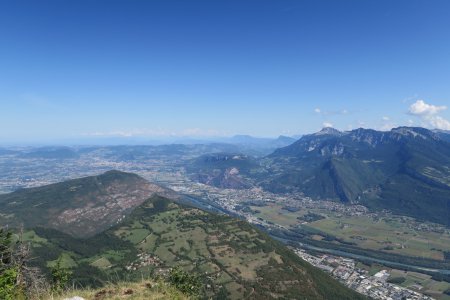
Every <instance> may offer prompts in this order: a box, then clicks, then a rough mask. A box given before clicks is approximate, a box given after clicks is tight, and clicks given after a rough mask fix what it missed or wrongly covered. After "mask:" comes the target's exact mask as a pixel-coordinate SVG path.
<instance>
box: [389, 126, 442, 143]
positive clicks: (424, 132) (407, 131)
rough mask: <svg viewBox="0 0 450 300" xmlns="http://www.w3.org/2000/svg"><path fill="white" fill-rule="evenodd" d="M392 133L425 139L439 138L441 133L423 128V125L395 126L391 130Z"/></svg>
mask: <svg viewBox="0 0 450 300" xmlns="http://www.w3.org/2000/svg"><path fill="white" fill-rule="evenodd" d="M391 132H392V133H396V134H399V135H402V136H406V137H412V138H422V139H424V140H426V139H429V138H431V139H434V140H439V139H440V138H439V135H438V134H436V133H435V132H433V131H431V130H428V129H426V128H422V127H406V126H403V127H397V128H393V129H392V130H391Z"/></svg>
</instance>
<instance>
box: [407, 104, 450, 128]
mask: <svg viewBox="0 0 450 300" xmlns="http://www.w3.org/2000/svg"><path fill="white" fill-rule="evenodd" d="M446 109H447V106H444V105H442V106H436V105H433V104H428V103H426V102H425V101H423V100H417V101H416V102H414V103H413V104H411V106H410V107H409V111H408V113H409V114H410V115H414V116H417V117H419V118H421V120H422V122H425V123H427V124H428V125H431V126H432V127H434V128H437V129H444V130H450V122H449V121H448V120H446V119H445V118H443V117H441V116H439V115H437V114H438V113H439V112H441V111H444V110H446Z"/></svg>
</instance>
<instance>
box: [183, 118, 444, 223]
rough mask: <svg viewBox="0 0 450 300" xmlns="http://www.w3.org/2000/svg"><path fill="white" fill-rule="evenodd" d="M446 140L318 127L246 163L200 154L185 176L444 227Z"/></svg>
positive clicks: (404, 130)
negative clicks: (350, 205) (360, 207)
mask: <svg viewBox="0 0 450 300" xmlns="http://www.w3.org/2000/svg"><path fill="white" fill-rule="evenodd" d="M448 136H449V135H448V133H446V132H442V131H440V132H433V131H430V130H428V129H425V128H419V127H399V128H394V129H392V130H390V131H387V132H385V131H376V130H371V129H362V128H360V129H356V130H352V131H347V132H341V131H338V130H336V129H333V128H324V129H323V130H321V131H320V132H317V133H315V134H310V135H305V136H303V137H302V138H300V139H299V140H297V141H296V142H294V143H292V144H291V145H288V146H286V147H283V148H279V149H277V150H275V151H274V152H273V153H272V154H270V155H268V156H266V157H264V158H261V159H258V160H254V159H252V158H251V157H244V159H241V160H228V161H227V163H226V164H224V163H223V161H221V160H220V159H216V160H211V159H210V160H208V159H206V158H207V157H206V156H203V157H200V158H198V159H197V160H195V161H194V162H193V164H192V165H191V166H190V167H189V168H188V170H189V171H190V173H191V174H192V175H191V176H192V178H194V179H195V176H196V175H195V174H197V175H198V174H202V175H201V176H200V177H198V178H197V180H199V181H201V182H204V183H207V184H213V185H217V186H222V187H223V186H227V185H228V184H227V182H226V180H224V179H225V178H229V177H230V176H228V177H226V176H225V175H226V174H229V173H230V171H231V170H233V173H234V174H239V178H240V182H245V183H246V184H243V185H241V186H238V188H245V187H246V186H247V185H249V184H251V185H257V186H262V187H263V188H265V189H266V190H269V191H272V192H282V193H284V192H301V193H303V194H304V195H306V196H309V197H311V198H313V199H328V200H337V201H342V202H345V203H362V204H364V205H366V206H368V207H369V208H372V209H388V210H391V211H393V212H395V213H398V214H401V215H409V216H413V217H416V218H419V219H423V220H429V221H433V222H438V223H442V224H446V225H449V224H450V143H449V142H448ZM210 156H211V155H210ZM222 156H223V154H222ZM233 156H234V157H236V156H239V154H236V153H234V154H233ZM249 166H251V167H249ZM205 178H207V179H208V180H205ZM211 178H212V179H211ZM214 178H218V179H219V180H214ZM231 178H232V180H233V181H236V180H235V179H234V178H233V177H231ZM220 179H221V180H220Z"/></svg>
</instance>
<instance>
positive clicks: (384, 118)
mask: <svg viewBox="0 0 450 300" xmlns="http://www.w3.org/2000/svg"><path fill="white" fill-rule="evenodd" d="M381 119H383V121H389V120H390V119H389V117H386V116H384V117H382V118H381Z"/></svg>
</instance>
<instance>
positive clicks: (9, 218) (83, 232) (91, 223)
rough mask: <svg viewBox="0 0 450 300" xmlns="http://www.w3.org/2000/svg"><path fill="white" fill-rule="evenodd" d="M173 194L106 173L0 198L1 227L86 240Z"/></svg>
mask: <svg viewBox="0 0 450 300" xmlns="http://www.w3.org/2000/svg"><path fill="white" fill-rule="evenodd" d="M156 192H157V193H159V194H165V195H170V196H171V197H172V196H173V197H175V194H174V193H173V192H171V191H169V190H167V189H164V188H162V187H160V186H158V185H155V184H152V183H149V182H148V181H146V180H145V179H143V178H141V177H139V176H138V175H136V174H131V173H125V172H120V171H109V172H106V173H104V174H101V175H98V176H90V177H84V178H79V179H74V180H69V181H65V182H61V183H56V184H51V185H46V186H42V187H37V188H30V189H23V190H19V191H16V192H13V193H10V194H4V195H0V225H8V226H12V227H19V226H21V225H24V226H25V227H27V228H31V227H36V226H42V227H47V228H54V229H58V230H60V231H63V232H66V233H69V234H71V235H74V236H79V237H86V236H92V235H94V234H96V233H99V232H101V231H103V230H105V229H107V228H109V227H110V226H112V225H114V224H116V223H117V222H118V221H119V220H120V219H121V218H123V217H124V215H127V214H128V213H130V212H131V211H132V210H133V208H135V207H136V206H138V205H140V204H142V202H144V200H145V199H147V198H148V197H150V196H151V195H152V194H154V193H156Z"/></svg>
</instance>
